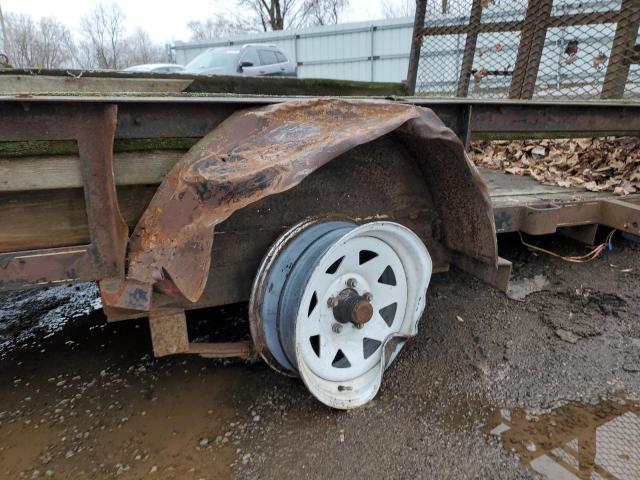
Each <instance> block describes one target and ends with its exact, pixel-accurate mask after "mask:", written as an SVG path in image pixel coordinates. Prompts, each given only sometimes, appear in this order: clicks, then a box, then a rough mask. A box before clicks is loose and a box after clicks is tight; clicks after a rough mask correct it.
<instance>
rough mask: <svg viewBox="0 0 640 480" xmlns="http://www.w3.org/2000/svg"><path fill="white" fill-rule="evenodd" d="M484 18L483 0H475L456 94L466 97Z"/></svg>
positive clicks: (472, 5)
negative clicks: (481, 21) (481, 22)
mask: <svg viewBox="0 0 640 480" xmlns="http://www.w3.org/2000/svg"><path fill="white" fill-rule="evenodd" d="M481 19H482V0H473V2H472V4H471V13H470V16H469V31H468V33H467V38H466V39H465V44H464V54H463V56H462V64H461V66H460V77H459V78H458V91H457V92H456V96H458V97H466V96H467V95H468V94H469V82H470V80H471V69H472V68H473V59H474V57H475V54H476V43H477V41H478V32H479V31H480V20H481Z"/></svg>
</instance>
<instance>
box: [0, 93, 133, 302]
mask: <svg viewBox="0 0 640 480" xmlns="http://www.w3.org/2000/svg"><path fill="white" fill-rule="evenodd" d="M5 108H12V109H16V108H18V109H20V108H24V109H27V110H30V111H29V115H12V116H11V118H12V121H11V122H3V123H2V124H0V141H28V140H76V141H77V142H78V150H79V157H80V164H81V173H82V182H83V187H84V199H85V204H86V208H87V218H88V222H89V231H90V235H91V243H90V244H89V245H75V246H68V247H60V248H50V249H42V250H30V251H23V252H8V253H2V254H0V290H6V289H9V288H19V287H21V286H28V285H37V284H46V283H55V282H67V281H78V280H93V279H95V278H110V277H111V278H121V279H123V278H124V266H125V253H126V247H127V239H128V227H127V225H126V223H125V221H124V219H123V217H122V214H121V213H120V209H119V207H118V198H117V194H116V187H115V180H114V175H113V139H114V136H115V130H116V122H117V106H116V105H112V104H93V105H82V106H79V107H75V108H71V109H69V108H64V109H62V108H59V107H58V108H56V107H53V108H52V107H51V106H48V105H46V104H44V105H36V106H33V107H32V106H31V105H28V104H25V105H11V106H10V107H5Z"/></svg>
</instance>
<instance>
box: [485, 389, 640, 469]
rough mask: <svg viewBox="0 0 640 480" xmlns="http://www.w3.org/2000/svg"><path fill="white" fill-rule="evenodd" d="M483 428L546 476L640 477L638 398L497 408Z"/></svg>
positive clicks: (639, 412)
mask: <svg viewBox="0 0 640 480" xmlns="http://www.w3.org/2000/svg"><path fill="white" fill-rule="evenodd" d="M485 429H486V433H490V434H491V435H495V436H498V437H500V439H501V441H502V445H503V447H504V448H505V449H507V450H509V451H512V452H515V453H517V454H518V455H519V456H520V458H521V460H522V462H523V463H524V464H526V465H529V466H530V467H531V468H533V469H534V470H535V471H537V472H539V473H541V474H542V475H544V476H546V478H548V479H549V480H575V479H581V480H582V479H589V480H601V479H618V480H637V479H640V402H637V401H632V400H624V399H619V398H614V399H608V400H603V401H601V402H600V403H598V404H596V405H586V404H583V403H577V402H572V403H568V404H567V405H564V406H562V407H559V408H557V409H555V410H552V411H551V412H549V413H545V414H542V415H531V414H527V413H526V412H525V411H523V410H507V409H500V410H496V411H494V412H493V413H492V415H491V417H490V418H489V420H488V422H487V423H486V427H485Z"/></svg>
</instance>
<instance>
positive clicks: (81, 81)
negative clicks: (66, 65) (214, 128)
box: [0, 75, 193, 95]
mask: <svg viewBox="0 0 640 480" xmlns="http://www.w3.org/2000/svg"><path fill="white" fill-rule="evenodd" d="M192 82H193V80H192V79H190V78H187V79H179V78H167V79H156V78H99V77H89V76H85V75H82V76H78V77H74V76H66V77H63V76H39V75H2V76H0V89H1V90H2V93H6V94H11V95H15V94H21V93H50V92H73V93H94V92H145V93H177V92H182V91H183V90H185V89H187V88H188V87H189V85H191V83H192Z"/></svg>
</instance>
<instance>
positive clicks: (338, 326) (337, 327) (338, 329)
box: [331, 323, 342, 333]
mask: <svg viewBox="0 0 640 480" xmlns="http://www.w3.org/2000/svg"><path fill="white" fill-rule="evenodd" d="M331 330H333V332H334V333H340V332H342V325H341V324H339V323H334V324H333V325H331Z"/></svg>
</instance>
